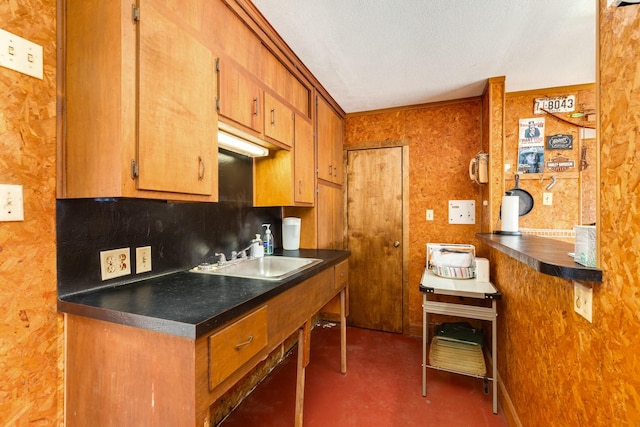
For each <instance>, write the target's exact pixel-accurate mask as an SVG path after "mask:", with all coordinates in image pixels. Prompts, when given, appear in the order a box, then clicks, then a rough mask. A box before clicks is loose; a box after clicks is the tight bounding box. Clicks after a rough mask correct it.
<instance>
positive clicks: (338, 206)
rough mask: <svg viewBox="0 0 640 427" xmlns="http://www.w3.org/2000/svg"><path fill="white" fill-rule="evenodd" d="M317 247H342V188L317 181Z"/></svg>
mask: <svg viewBox="0 0 640 427" xmlns="http://www.w3.org/2000/svg"><path fill="white" fill-rule="evenodd" d="M316 208H317V211H318V249H342V247H343V243H342V241H343V239H342V228H343V223H344V220H343V213H344V210H343V207H342V189H341V188H340V187H336V186H334V185H328V184H323V183H320V182H319V183H318V203H317V206H316Z"/></svg>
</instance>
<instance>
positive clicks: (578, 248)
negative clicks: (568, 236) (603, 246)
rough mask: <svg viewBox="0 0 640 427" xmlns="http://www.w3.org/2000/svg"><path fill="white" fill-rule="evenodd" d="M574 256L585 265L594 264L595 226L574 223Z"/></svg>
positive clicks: (591, 265)
mask: <svg viewBox="0 0 640 427" xmlns="http://www.w3.org/2000/svg"><path fill="white" fill-rule="evenodd" d="M575 231H576V243H575V249H574V252H575V258H574V260H575V261H576V262H577V263H578V264H582V265H584V266H585V267H595V266H596V227H595V225H576V226H575Z"/></svg>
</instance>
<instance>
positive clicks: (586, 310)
mask: <svg viewBox="0 0 640 427" xmlns="http://www.w3.org/2000/svg"><path fill="white" fill-rule="evenodd" d="M573 309H574V310H575V312H576V313H578V314H579V315H580V316H582V317H584V318H585V319H587V320H588V321H589V322H590V323H592V317H593V289H592V288H590V287H589V286H584V285H583V284H581V283H578V282H573Z"/></svg>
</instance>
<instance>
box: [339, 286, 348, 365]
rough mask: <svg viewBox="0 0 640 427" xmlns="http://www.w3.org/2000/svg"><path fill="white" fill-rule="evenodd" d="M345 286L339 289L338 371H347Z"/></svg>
mask: <svg viewBox="0 0 640 427" xmlns="http://www.w3.org/2000/svg"><path fill="white" fill-rule="evenodd" d="M346 293H347V288H344V289H342V290H341V291H340V372H342V373H343V374H346V373H347V314H346V313H347V301H346Z"/></svg>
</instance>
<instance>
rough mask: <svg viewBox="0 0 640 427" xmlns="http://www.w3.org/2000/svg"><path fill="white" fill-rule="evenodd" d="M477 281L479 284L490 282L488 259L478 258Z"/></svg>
mask: <svg viewBox="0 0 640 427" xmlns="http://www.w3.org/2000/svg"><path fill="white" fill-rule="evenodd" d="M476 280H477V281H478V282H490V281H491V280H489V260H488V259H486V258H476Z"/></svg>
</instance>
